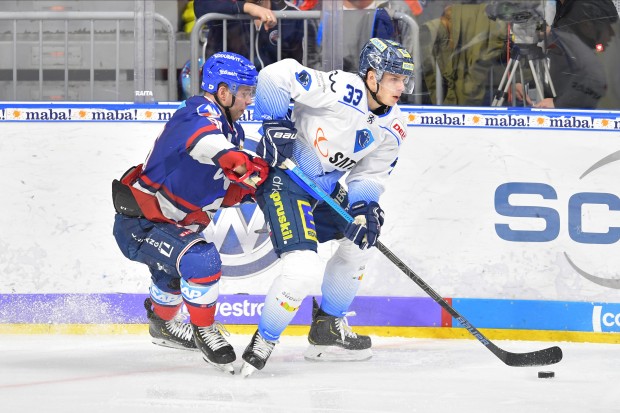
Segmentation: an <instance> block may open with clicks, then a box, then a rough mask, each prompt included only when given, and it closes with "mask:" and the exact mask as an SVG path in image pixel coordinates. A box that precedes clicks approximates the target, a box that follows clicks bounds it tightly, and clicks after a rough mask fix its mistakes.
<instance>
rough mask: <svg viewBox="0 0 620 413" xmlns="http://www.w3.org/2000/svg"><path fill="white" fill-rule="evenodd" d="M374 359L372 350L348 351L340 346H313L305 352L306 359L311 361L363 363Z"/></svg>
mask: <svg viewBox="0 0 620 413" xmlns="http://www.w3.org/2000/svg"><path fill="white" fill-rule="evenodd" d="M371 357H372V350H371V349H369V348H367V349H365V350H347V349H344V348H342V347H338V346H316V345H313V344H311V345H310V346H309V347H308V348H307V349H306V351H305V352H304V358H305V359H306V360H311V361H363V360H368V359H369V358H371Z"/></svg>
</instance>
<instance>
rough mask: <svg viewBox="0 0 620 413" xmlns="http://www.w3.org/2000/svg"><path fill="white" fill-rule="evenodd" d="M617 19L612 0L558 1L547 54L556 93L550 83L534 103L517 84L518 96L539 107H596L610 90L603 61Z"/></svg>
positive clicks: (549, 30) (549, 31)
mask: <svg viewBox="0 0 620 413" xmlns="http://www.w3.org/2000/svg"><path fill="white" fill-rule="evenodd" d="M617 20H618V11H617V10H616V8H615V6H614V4H613V2H612V1H611V0H579V1H577V0H558V2H557V3H556V14H555V17H554V20H553V24H552V25H551V27H550V28H548V29H547V54H546V56H547V58H548V59H549V72H550V77H551V82H552V83H553V86H554V90H555V96H553V91H552V90H551V88H550V87H549V86H547V87H546V88H545V91H544V93H545V97H544V99H542V100H541V101H538V102H532V100H531V99H530V97H529V96H527V95H526V94H524V93H523V87H522V85H520V84H517V89H516V93H517V98H519V99H521V100H522V99H525V100H526V103H527V104H529V105H532V106H533V107H536V108H581V109H594V108H596V107H597V106H598V103H599V101H600V100H601V98H603V96H604V95H605V94H606V92H607V89H608V79H607V73H606V72H605V68H604V66H603V65H602V64H601V63H602V62H601V60H602V58H603V55H604V54H605V53H606V47H607V45H608V44H609V42H610V40H611V39H612V37H613V36H614V35H615V33H614V30H613V26H612V25H613V23H615V22H616V21H617Z"/></svg>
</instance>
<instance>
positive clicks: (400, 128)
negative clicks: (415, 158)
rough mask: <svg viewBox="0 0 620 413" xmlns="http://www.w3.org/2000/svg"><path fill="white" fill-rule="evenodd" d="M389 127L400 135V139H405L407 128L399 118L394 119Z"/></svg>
mask: <svg viewBox="0 0 620 413" xmlns="http://www.w3.org/2000/svg"><path fill="white" fill-rule="evenodd" d="M390 127H391V128H392V129H393V130H394V131H395V132H396V133H397V134H398V136H400V138H401V139H402V140H405V138H406V137H407V129H406V128H405V126H404V125H403V123H402V122H401V121H400V119H394V120H393V121H392V125H390Z"/></svg>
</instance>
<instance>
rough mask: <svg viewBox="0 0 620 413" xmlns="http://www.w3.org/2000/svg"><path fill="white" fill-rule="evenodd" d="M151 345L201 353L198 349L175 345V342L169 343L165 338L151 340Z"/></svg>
mask: <svg viewBox="0 0 620 413" xmlns="http://www.w3.org/2000/svg"><path fill="white" fill-rule="evenodd" d="M151 343H153V344H155V345H158V346H161V347H168V348H174V349H177V350H188V351H199V350H198V347H185V346H183V345H181V344H178V343H175V342H174V341H169V340H166V339H163V338H151Z"/></svg>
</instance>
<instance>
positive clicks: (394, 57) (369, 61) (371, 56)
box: [357, 38, 415, 93]
mask: <svg viewBox="0 0 620 413" xmlns="http://www.w3.org/2000/svg"><path fill="white" fill-rule="evenodd" d="M413 67H414V66H413V58H412V57H411V54H410V53H409V52H408V51H407V49H405V48H404V47H403V46H402V45H401V44H400V43H398V42H395V41H393V40H388V39H379V38H372V39H370V40H369V41H368V42H366V44H365V45H364V47H363V48H362V51H361V52H360V66H359V70H358V72H357V73H358V74H359V75H360V76H361V77H362V79H366V75H367V74H368V69H374V70H375V72H376V73H377V81H378V82H380V81H381V78H382V77H383V73H385V72H388V73H395V74H397V75H405V76H407V79H406V80H405V93H411V92H413V87H414V84H415V82H414V73H413Z"/></svg>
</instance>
